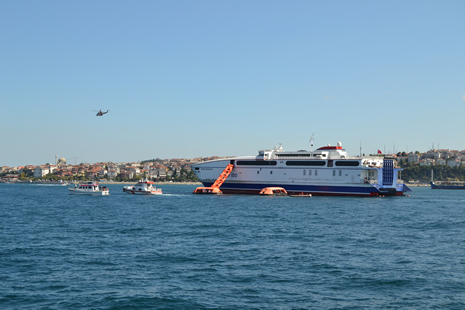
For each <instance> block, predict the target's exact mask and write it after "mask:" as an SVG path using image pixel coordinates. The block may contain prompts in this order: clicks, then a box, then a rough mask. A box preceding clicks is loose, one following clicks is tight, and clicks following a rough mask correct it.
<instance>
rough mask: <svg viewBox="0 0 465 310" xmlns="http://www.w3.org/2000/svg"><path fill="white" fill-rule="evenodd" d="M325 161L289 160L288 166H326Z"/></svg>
mask: <svg viewBox="0 0 465 310" xmlns="http://www.w3.org/2000/svg"><path fill="white" fill-rule="evenodd" d="M324 165H325V162H324V161H323V160H308V161H307V160H305V161H304V160H288V161H286V166H324Z"/></svg>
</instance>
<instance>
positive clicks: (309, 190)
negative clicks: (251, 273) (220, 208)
mask: <svg viewBox="0 0 465 310" xmlns="http://www.w3.org/2000/svg"><path fill="white" fill-rule="evenodd" d="M202 183H203V185H204V186H205V187H209V186H212V185H213V182H202ZM270 186H279V187H283V188H284V189H285V190H286V191H287V192H288V193H290V194H298V193H305V194H312V195H316V196H318V195H321V196H335V195H336V196H337V195H340V196H363V197H369V196H380V195H383V196H401V195H403V194H404V192H407V191H411V190H410V188H408V187H407V186H406V185H403V190H402V191H397V190H396V189H394V188H390V189H384V190H378V189H377V188H375V187H373V186H318V185H282V184H255V183H254V184H247V183H227V182H225V183H224V184H223V185H222V186H221V188H220V189H221V191H222V192H223V193H225V194H258V193H260V191H261V190H262V189H263V188H265V187H270Z"/></svg>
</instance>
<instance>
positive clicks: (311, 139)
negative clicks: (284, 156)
mask: <svg viewBox="0 0 465 310" xmlns="http://www.w3.org/2000/svg"><path fill="white" fill-rule="evenodd" d="M313 136H315V133H312V136H311V137H310V153H312V152H313Z"/></svg>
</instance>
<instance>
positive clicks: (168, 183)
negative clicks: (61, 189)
mask: <svg viewBox="0 0 465 310" xmlns="http://www.w3.org/2000/svg"><path fill="white" fill-rule="evenodd" d="M85 182H87V181H85ZM97 182H98V183H100V184H135V183H137V181H126V182H112V181H97ZM74 183H79V182H72V184H74ZM154 183H155V184H156V185H202V183H200V182H154Z"/></svg>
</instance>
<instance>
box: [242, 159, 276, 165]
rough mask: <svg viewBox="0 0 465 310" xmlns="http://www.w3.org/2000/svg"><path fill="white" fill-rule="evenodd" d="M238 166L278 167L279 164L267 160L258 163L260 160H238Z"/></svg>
mask: <svg viewBox="0 0 465 310" xmlns="http://www.w3.org/2000/svg"><path fill="white" fill-rule="evenodd" d="M237 165H238V166H276V165H277V162H276V161H274V160H265V161H258V160H238V161H237Z"/></svg>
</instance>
